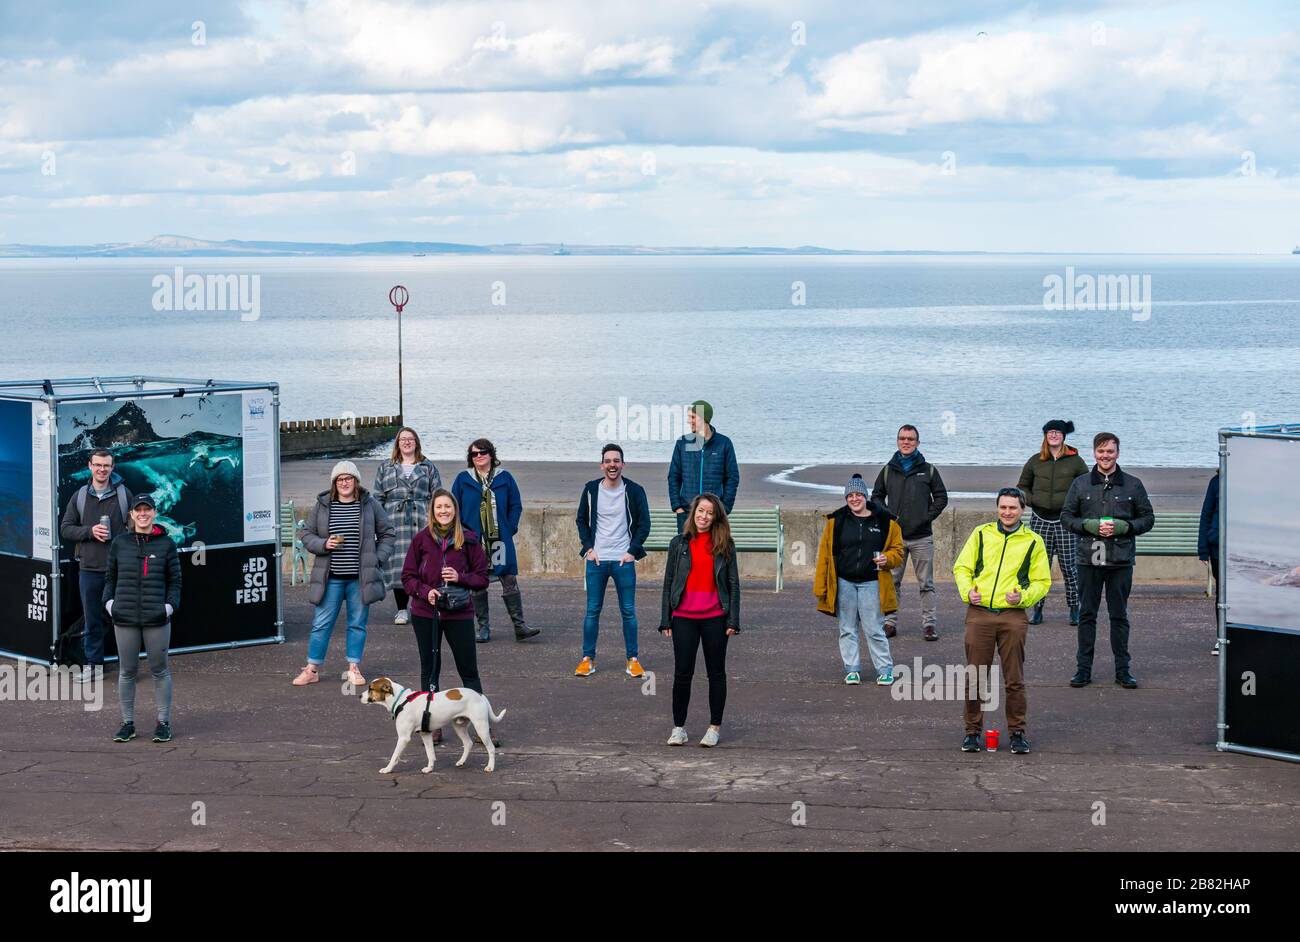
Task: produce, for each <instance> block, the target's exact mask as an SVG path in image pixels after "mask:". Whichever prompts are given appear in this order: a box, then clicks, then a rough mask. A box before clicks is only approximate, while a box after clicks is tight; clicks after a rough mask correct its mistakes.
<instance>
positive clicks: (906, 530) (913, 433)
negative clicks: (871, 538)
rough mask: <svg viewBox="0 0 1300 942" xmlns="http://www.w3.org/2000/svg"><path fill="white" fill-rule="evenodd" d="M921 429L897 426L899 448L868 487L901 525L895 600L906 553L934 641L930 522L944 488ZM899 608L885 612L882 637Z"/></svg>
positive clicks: (893, 626) (890, 631) (941, 504)
mask: <svg viewBox="0 0 1300 942" xmlns="http://www.w3.org/2000/svg"><path fill="white" fill-rule="evenodd" d="M920 444H921V433H920V432H918V431H917V430H916V426H915V425H904V426H903V427H902V428H900V429H899V430H898V451H896V452H894V457H892V458H890V459H889V461H888V462H887V463H886V464H885V466H884V467H883V468H881V469H880V473H879V474H878V475H876V483H875V485H874V486H873V487H872V489H871V499H872V500H874V501H875V502H876V503H878V504H883V505H884V506H885V508H886V509H887V510H888V511H889V512H890V513H892V514H893V515H894V516H895V517H896V518H897V520H898V525H899V526H900V527H901V528H902V530H903V561H902V562H901V563H899V564H898V568H897V569H895V570H894V585H895V586H896V587H897V589H898V595H899V601H900V603H901V601H902V596H903V591H902V587H903V573H904V572H906V571H907V558H908V557H909V556H910V557H911V558H912V572H913V573H914V574H915V576H916V581H917V582H919V583H920V584H921V628H922V631H923V635H924V637H925V640H926V641H938V640H939V632H938V628H937V624H936V622H937V619H938V605H937V603H936V602H935V594H934V531H933V530H932V529H931V524H932V523H934V521H935V520H936V519H937V518H938V516H939V514H941V513H943V509H944V508H945V507H947V506H948V489H947V488H946V487H944V486H943V478H942V477H940V476H939V469H938V468H936V467H935V466H934V465H932V464H930V463H929V462H928V461H926V460H925V455H923V454H921V452H920V450H919V446H920ZM897 625H898V612H892V613H891V614H889V615H886V616H885V636H886V637H888V638H892V637H894V635H896V634H897V633H898V629H897Z"/></svg>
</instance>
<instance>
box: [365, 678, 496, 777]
mask: <svg viewBox="0 0 1300 942" xmlns="http://www.w3.org/2000/svg"><path fill="white" fill-rule="evenodd" d="M361 702H362V703H378V704H382V705H383V706H385V707H387V708H388V712H389V713H391V714H392V716H393V720H394V722H395V723H396V725H397V748H396V749H394V750H393V757H392V758H391V759H389V760H388V765H386V766H384V767H383V768H382V769H380V770H379V772H380V774H382V775H387V774H388V773H389V772H391V771H393V766H395V765H396V764H397V759H398V757H399V756H400V755H401V754H402V750H404V749H405V748H406V747H407V745H408V744H409V743H410V742H411V734H413V733H416V732H418V733H419V734H420V738H421V739H422V740H423V741H424V754H425V755H426V756H428V757H429V764H428V765H426V766H425V767H424V768H422V769H421V770H420V771H421V772H423V773H425V774H426V775H427V774H428V773H430V772H432V771H433V730H435V729H440V728H441V727H443V726H446V725H447V724H448V723H451V724H452V727H451V728H452V729H454V730H455V731H456V735H457V736H459V737H460V741H461V744H462V745H464V747H465V750H464V751H463V752H462V753H461V754H460V761H459V762H457V763H456V768H460V767H461V766H462V765H464V764H465V760H466V759H467V758H469V750H470V748H471V746H473V742H472V740H470V738H469V733H468V732H467V731H466V729H465V727H467V726H468V725H469V724H470V723H473V724H474V730H475V731H476V732H477V733H478V738H479V739H480V740H482V741H483V745H484V746H485V747H486V748H487V754H488V761H487V768H486V769H484V771H485V772H491V771H492V770H493V769H494V768H496V764H497V751H496V747H495V746H493V745H492V733H491V730H490V726H489V720H490V721H491V722H492V723H500V722H501V717H503V716H505V715H506V711H505V710H502V711H501V712H500V713H493V712H492V704H491V703H489V702H488V698H487V697H485V696H483V694H481V693H477V692H476V691H473V690H470V689H468V688H466V687H453V688H452V689H450V690H439V691H437V692H436V693H421V692H419V691H415V690H412V689H410V688H409V687H403V686H402V685H401V684H398V683H395V682H393V681H392V680H390V679H389V678H387V677H379V678H377V679H375V680H372V681H371V682H370V683H369V684H368V685H367V686H366V689H365V690H364V691H363V692H362V694H361ZM426 706H427V707H428V709H429V732H424V731H423V730H421V729H420V721H421V719H422V717H423V716H424V710H425V707H426Z"/></svg>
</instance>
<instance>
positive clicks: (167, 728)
mask: <svg viewBox="0 0 1300 942" xmlns="http://www.w3.org/2000/svg"><path fill="white" fill-rule="evenodd" d="M153 741H154V742H171V741H172V724H171V723H159V724H158V725H157V726H156V727H154V731H153Z"/></svg>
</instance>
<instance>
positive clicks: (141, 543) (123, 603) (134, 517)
mask: <svg viewBox="0 0 1300 942" xmlns="http://www.w3.org/2000/svg"><path fill="white" fill-rule="evenodd" d="M155 512H156V508H155V506H154V499H153V497H152V496H150V495H149V494H141V495H140V496H138V497H136V498H135V504H134V506H132V508H131V521H130V528H129V529H127V530H125V531H123V532H122V533H119V534H118V536H117V538H116V539H114V540H113V543H112V545H111V546H110V547H109V551H108V573H107V578H106V579H105V580H104V608H105V609H106V610H107V611H108V614H109V616H110V617H111V618H112V619H113V636H114V638H116V639H117V657H118V667H119V669H120V673H119V674H118V678H117V696H118V700H119V701H120V702H121V704H122V728H121V729H119V730H118V731H117V735H116V736H114V737H113V741H114V742H128V741H130V740H132V739H135V678H136V674H137V673H138V672H139V670H140V649H141V648H143V649H144V650H145V653H146V654H148V656H149V672H150V673H151V674H153V688H154V700H155V702H156V703H157V706H158V726H157V728H156V729H155V730H154V734H153V741H154V742H170V741H171V738H172V727H171V712H172V675H171V671H170V670H169V669H168V667H167V648H168V647H170V646H171V636H172V623H171V620H172V615H173V614H174V613H175V612H176V609H178V608H180V605H181V558H180V554H179V553H178V552H177V550H176V544H175V543H173V542H172V539H171V537H169V536H168V535H167V531H165V530H164V529H163V528H162V527H160V526H157V525H156V524H155V523H154V522H153V520H154V514H155Z"/></svg>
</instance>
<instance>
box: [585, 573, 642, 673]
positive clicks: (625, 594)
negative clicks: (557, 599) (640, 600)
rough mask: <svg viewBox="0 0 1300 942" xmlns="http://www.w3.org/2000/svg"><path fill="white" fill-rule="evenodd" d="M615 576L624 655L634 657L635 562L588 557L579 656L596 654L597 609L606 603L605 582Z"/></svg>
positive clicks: (592, 656) (591, 656) (598, 613)
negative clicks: (585, 603) (592, 559)
mask: <svg viewBox="0 0 1300 942" xmlns="http://www.w3.org/2000/svg"><path fill="white" fill-rule="evenodd" d="M611 577H613V579H614V589H615V590H616V591H617V592H618V610H619V613H620V614H621V615H622V616H623V647H624V648H625V649H626V650H627V656H628V657H629V658H633V657H636V656H637V648H636V563H620V562H619V561H618V560H616V559H613V560H610V559H604V560H601V561H600V562H598V563H593V562H592V561H591V560H590V559H589V560H587V617H586V618H585V619H583V622H582V656H583V657H589V658H593V659H594V658H595V657H596V634H597V632H599V631H600V610H601V608H602V607H603V606H604V604H605V585H606V584H607V583H608V582H609V580H610V578H611Z"/></svg>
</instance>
